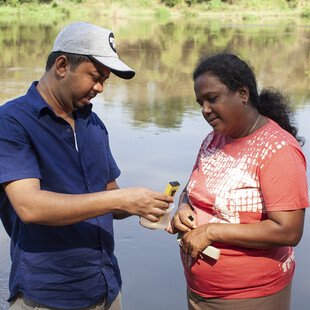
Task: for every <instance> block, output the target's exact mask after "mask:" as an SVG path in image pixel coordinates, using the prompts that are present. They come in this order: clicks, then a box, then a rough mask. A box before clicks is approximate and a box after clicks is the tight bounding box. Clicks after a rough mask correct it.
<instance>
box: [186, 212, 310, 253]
mask: <svg viewBox="0 0 310 310" xmlns="http://www.w3.org/2000/svg"><path fill="white" fill-rule="evenodd" d="M304 217H305V210H304V209H299V210H292V211H277V212H268V219H266V220H263V221H261V222H258V223H253V224H223V223H210V224H206V225H202V226H199V227H198V228H196V229H193V230H191V231H189V232H187V233H185V234H184V236H183V237H182V244H183V246H182V249H183V251H184V252H185V253H187V254H189V255H191V256H192V257H193V258H197V256H198V254H199V253H200V252H202V251H203V250H204V249H205V248H206V247H207V246H208V245H210V244H211V243H213V242H220V243H226V244H231V245H235V246H242V247H247V248H253V249H269V248H274V247H278V246H296V245H297V244H298V243H299V241H300V239H301V237H302V233H303V224H304Z"/></svg>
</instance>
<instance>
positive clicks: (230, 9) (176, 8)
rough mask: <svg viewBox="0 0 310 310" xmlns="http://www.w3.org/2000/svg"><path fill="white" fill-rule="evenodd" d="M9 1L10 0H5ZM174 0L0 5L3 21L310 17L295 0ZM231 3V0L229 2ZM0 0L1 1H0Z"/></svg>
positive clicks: (308, 6) (82, 0)
mask: <svg viewBox="0 0 310 310" xmlns="http://www.w3.org/2000/svg"><path fill="white" fill-rule="evenodd" d="M8 2H9V1H8ZM172 2H173V1H165V0H113V1H112V0H110V1H104V2H103V1H102V2H100V1H95V0H74V1H64V0H58V1H51V2H50V3H44V4H37V3H36V4H35V3H23V4H18V3H17V1H14V2H13V3H14V4H11V5H0V14H1V16H2V20H4V19H10V18H11V17H16V16H17V17H19V18H29V16H33V17H35V18H38V19H42V20H46V19H48V20H53V19H54V18H56V19H58V18H59V17H70V18H74V19H80V20H81V19H83V20H85V19H88V20H98V19H100V18H112V19H115V20H119V19H130V18H133V17H140V18H162V19H169V18H178V17H197V18H200V17H207V18H229V19H232V18H233V19H236V18H237V19H243V20H261V19H262V18H283V17H301V18H304V19H310V4H309V3H308V1H295V2H296V3H297V2H298V3H299V4H298V5H297V4H296V6H295V7H289V6H288V5H286V4H285V5H284V3H285V1H284V0H276V1H270V0H269V1H268V0H262V1H252V0H244V1H234V3H235V4H229V1H228V2H222V1H220V0H213V1H209V2H205V3H200V4H195V5H191V6H188V5H187V4H186V3H185V0H176V1H174V2H176V3H178V4H177V5H173V6H171V5H170V6H168V5H167V3H172ZM231 2H232V1H231ZM0 3H1V1H0Z"/></svg>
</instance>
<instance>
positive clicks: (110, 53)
mask: <svg viewBox="0 0 310 310" xmlns="http://www.w3.org/2000/svg"><path fill="white" fill-rule="evenodd" d="M52 52H65V53H73V54H80V55H86V56H91V57H92V58H94V59H95V60H97V61H98V62H100V63H101V64H103V65H104V66H106V67H108V68H109V69H111V71H112V72H113V73H114V74H115V75H117V76H119V77H120V78H123V79H131V78H133V77H134V76H135V71H134V70H132V69H131V68H130V67H128V66H127V65H126V64H125V63H123V62H122V61H121V60H120V59H119V57H118V55H117V53H116V46H115V40H114V35H113V32H112V31H111V30H109V29H106V28H102V27H99V26H96V25H93V24H90V23H88V22H75V23H72V24H70V25H68V26H66V27H65V28H63V29H62V30H61V31H60V32H59V34H58V35H57V37H56V39H55V42H54V46H53V48H52Z"/></svg>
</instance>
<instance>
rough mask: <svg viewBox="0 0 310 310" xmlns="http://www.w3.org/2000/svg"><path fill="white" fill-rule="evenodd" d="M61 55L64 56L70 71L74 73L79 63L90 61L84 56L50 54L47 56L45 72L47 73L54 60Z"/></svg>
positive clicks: (62, 53)
mask: <svg viewBox="0 0 310 310" xmlns="http://www.w3.org/2000/svg"><path fill="white" fill-rule="evenodd" d="M61 55H64V56H66V57H67V59H68V62H69V64H70V67H71V71H74V70H75V69H76V68H77V67H78V66H79V65H80V64H81V63H83V62H87V61H91V60H90V58H89V57H88V56H86V55H79V54H72V53H65V52H52V53H50V54H49V56H48V58H47V61H46V66H45V70H46V71H49V70H50V69H51V68H52V66H53V65H54V63H55V61H56V59H57V58H58V57H59V56H61Z"/></svg>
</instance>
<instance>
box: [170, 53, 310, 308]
mask: <svg viewBox="0 0 310 310" xmlns="http://www.w3.org/2000/svg"><path fill="white" fill-rule="evenodd" d="M193 78H194V90H195V94H196V101H197V102H198V104H199V105H200V106H201V109H202V114H203V117H204V118H205V119H206V121H207V122H208V123H209V124H210V125H211V126H212V128H213V131H212V132H211V133H210V134H209V135H208V136H207V137H206V139H205V140H204V141H203V143H202V145H201V148H200V151H199V154H198V157H197V161H196V164H195V166H194V168H193V171H192V174H191V176H190V179H189V182H188V184H187V187H186V189H185V190H184V191H183V193H182V195H181V199H180V203H179V208H178V211H177V212H176V214H175V215H174V217H173V219H172V221H171V229H170V232H171V233H176V232H182V233H184V234H183V237H182V239H181V241H180V244H181V256H182V261H183V265H184V272H185V277H186V281H187V286H188V308H189V309H204V310H205V309H220V310H225V309H238V310H241V309H248V310H250V309H251V310H252V309H256V310H260V309H263V310H269V309H270V310H287V309H290V290H291V281H292V278H293V274H294V267H295V263H294V252H293V250H292V247H293V246H296V245H297V244H298V242H299V241H300V239H301V236H302V232H303V223H304V215H305V208H306V207H308V206H309V201H308V192H307V190H308V187H307V180H306V171H305V170H306V161H305V157H304V155H303V153H302V151H301V148H300V145H299V144H301V145H302V144H303V139H301V138H300V137H298V136H297V128H295V127H294V126H293V124H292V120H291V116H292V115H291V112H292V110H291V108H290V106H289V104H288V101H287V99H286V98H285V97H284V96H282V95H281V94H280V93H279V92H276V91H272V90H262V92H261V93H260V94H258V91H257V86H256V80H255V76H254V73H253V71H252V70H251V68H250V67H249V66H248V65H247V64H246V63H245V62H244V61H243V60H241V59H239V58H238V57H237V56H235V55H233V54H227V53H222V54H217V55H214V56H211V57H209V58H206V59H204V60H203V61H202V62H201V63H200V64H199V65H198V66H197V68H196V70H195V71H194V74H193ZM210 244H212V245H213V246H215V247H217V248H219V249H220V250H221V255H220V257H219V259H218V260H214V259H212V258H210V257H208V256H206V255H203V254H201V252H202V251H203V250H204V249H205V248H206V247H207V246H209V245H210Z"/></svg>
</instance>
